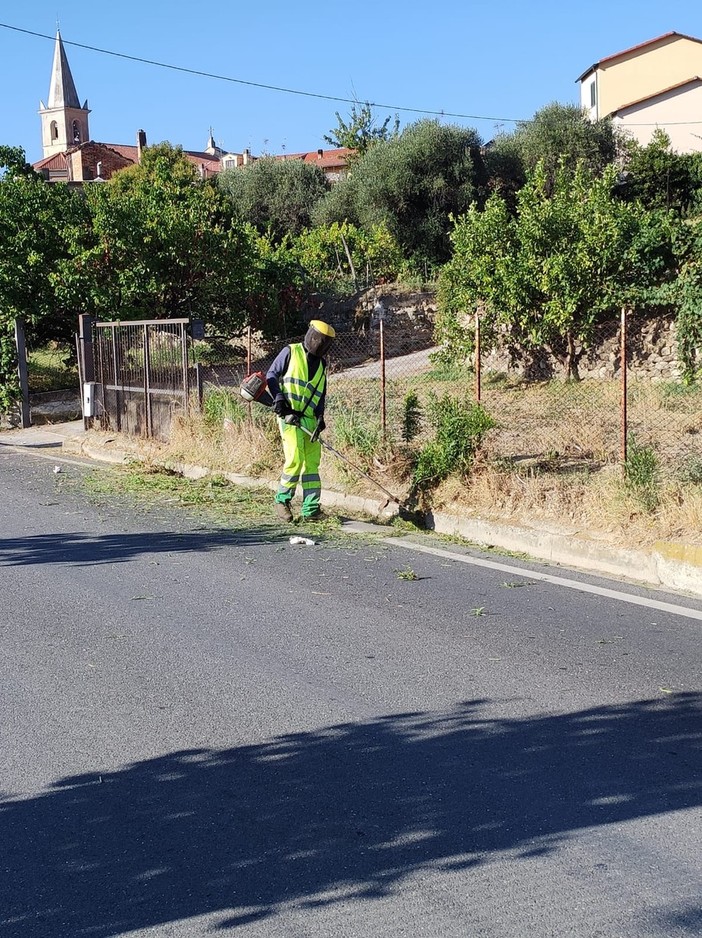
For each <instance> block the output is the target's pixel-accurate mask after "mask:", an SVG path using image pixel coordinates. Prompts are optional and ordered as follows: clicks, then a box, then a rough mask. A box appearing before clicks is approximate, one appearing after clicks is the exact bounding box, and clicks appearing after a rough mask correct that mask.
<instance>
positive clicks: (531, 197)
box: [437, 160, 672, 378]
mask: <svg viewBox="0 0 702 938" xmlns="http://www.w3.org/2000/svg"><path fill="white" fill-rule="evenodd" d="M616 175H617V171H616V169H615V168H614V167H609V168H607V169H606V170H605V171H604V173H603V174H602V175H601V176H593V175H592V173H591V172H590V171H589V170H588V169H587V168H586V167H585V166H584V165H583V164H582V163H580V164H578V165H577V166H576V169H575V172H574V173H572V172H571V171H570V170H569V168H568V166H567V164H566V161H565V160H563V161H562V162H561V163H560V165H559V167H558V168H557V170H556V173H555V175H554V176H553V178H552V179H549V177H548V175H547V171H546V168H545V166H544V165H543V164H541V163H540V164H538V165H537V168H536V170H535V171H534V173H533V174H532V176H531V179H530V180H529V182H528V183H527V184H526V185H525V186H524V188H523V189H522V190H521V191H520V192H519V194H518V197H517V213H516V216H515V217H511V216H510V214H509V212H508V209H507V206H506V203H505V200H504V199H503V198H502V197H501V196H499V195H493V196H491V197H490V199H489V200H488V203H487V205H486V207H485V211H484V212H479V211H478V210H477V208H476V207H475V206H473V207H472V208H471V209H470V210H469V211H468V213H466V215H464V216H463V217H462V218H460V219H458V220H457V222H456V226H455V229H454V231H453V234H452V241H453V245H454V255H453V258H452V259H451V261H450V262H449V263H448V264H447V265H446V266H445V268H444V269H443V270H442V273H441V280H440V316H439V322H438V328H437V336H438V338H439V339H440V341H442V343H443V344H444V347H445V352H446V355H447V357H449V358H458V359H460V358H462V357H463V356H464V355H465V354H466V353H467V351H468V350H469V349H470V347H471V333H470V331H469V330H466V328H465V326H464V324H463V323H462V319H461V317H462V316H463V315H464V314H465V312H466V311H467V310H471V309H472V310H474V309H476V308H480V309H481V312H482V317H483V321H484V323H485V326H486V334H487V335H488V337H489V335H490V334H492V336H493V337H494V336H495V335H496V333H497V330H498V329H499V327H500V326H503V327H505V328H506V330H507V334H508V336H509V338H510V339H511V341H512V343H513V344H514V345H515V346H516V347H521V348H538V347H540V346H546V347H549V348H550V349H551V350H552V352H553V353H554V354H555V355H556V356H557V357H558V358H560V359H561V361H562V362H563V364H564V367H565V370H566V373H567V375H568V376H569V377H575V378H577V376H578V369H577V363H578V354H577V353H576V348H575V346H576V343H582V344H583V345H587V343H588V341H589V340H590V338H591V336H592V330H593V327H594V326H595V324H596V323H597V322H599V321H601V320H602V318H603V317H606V316H607V315H610V316H611V315H613V314H615V315H616V312H618V309H619V307H620V306H621V305H624V304H631V303H639V304H642V305H643V304H645V303H646V301H647V299H650V298H651V293H650V291H651V289H652V288H653V287H654V286H656V285H657V284H659V283H660V282H661V281H662V280H663V279H664V278H665V277H666V276H667V274H668V272H669V271H670V269H671V267H672V231H671V228H670V224H669V217H668V216H667V215H665V214H663V215H661V214H655V213H652V212H647V211H646V210H645V209H644V208H643V207H642V206H641V205H639V204H629V203H624V202H621V201H620V200H619V199H617V198H615V197H614V196H613V195H612V188H613V185H614V182H615V180H616Z"/></svg>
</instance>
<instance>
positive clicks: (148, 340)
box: [92, 319, 194, 440]
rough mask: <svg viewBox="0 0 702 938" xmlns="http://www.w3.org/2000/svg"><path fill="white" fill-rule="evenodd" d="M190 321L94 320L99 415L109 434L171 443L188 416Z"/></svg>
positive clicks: (99, 419)
mask: <svg viewBox="0 0 702 938" xmlns="http://www.w3.org/2000/svg"><path fill="white" fill-rule="evenodd" d="M189 323H190V320H188V319H154V320H147V321H139V322H137V321H135V322H93V324H92V333H93V335H92V338H93V356H94V363H95V381H96V382H97V384H98V389H97V390H98V395H97V404H98V406H97V409H96V414H95V417H96V419H97V421H98V422H99V423H100V425H101V427H102V428H103V429H105V430H114V431H117V432H120V433H127V434H129V435H131V436H142V437H155V438H156V439H160V440H167V439H168V436H169V434H170V430H171V424H172V421H173V417H174V415H175V414H181V413H182V414H187V412H188V406H189V398H190V390H191V378H192V372H193V370H194V367H193V364H192V359H193V355H192V340H191V338H190V336H189V334H188V325H189Z"/></svg>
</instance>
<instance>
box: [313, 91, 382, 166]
mask: <svg viewBox="0 0 702 938" xmlns="http://www.w3.org/2000/svg"><path fill="white" fill-rule="evenodd" d="M336 120H337V125H336V127H335V128H333V129H332V130H330V131H329V134H325V135H324V140H325V141H326V143H329V144H331V145H332V146H333V147H348V148H349V149H351V150H355V151H356V154H357V155H358V156H362V155H363V154H364V153H365V152H366V151H367V150H369V149H370V148H371V147H372V146H373V145H374V144H375V143H379V142H381V141H383V140H390V139H391V138H392V137H396V136H397V135H398V133H399V130H400V118H399V117H398V116H397V114H396V115H395V118H394V120H393V122H392V124H391V123H390V121H391V118H390V116H388V117H386V118H385V120H384V121H383V123H382V124H380V125H377V124H376V117H375V115H374V114H373V108H372V107H371V105H370V104H368V102H366V103H365V104H353V105H352V106H351V114H350V115H349V118H348V120H344V119H343V117H342V116H341V114H340V113H339V112H338V111H337V112H336Z"/></svg>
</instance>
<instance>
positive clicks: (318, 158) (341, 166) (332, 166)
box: [276, 147, 354, 183]
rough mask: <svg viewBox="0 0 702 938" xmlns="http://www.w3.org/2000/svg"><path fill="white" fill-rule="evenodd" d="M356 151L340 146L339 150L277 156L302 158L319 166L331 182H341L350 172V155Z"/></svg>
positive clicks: (280, 157)
mask: <svg viewBox="0 0 702 938" xmlns="http://www.w3.org/2000/svg"><path fill="white" fill-rule="evenodd" d="M353 152H354V151H353V150H351V149H349V148H348V147H340V148H339V149H337V150H313V151H312V152H310V153H286V154H285V155H284V156H276V159H277V160H302V162H303V163H308V164H309V165H312V166H317V167H319V169H321V171H322V172H323V173H324V175H325V176H326V177H327V179H328V180H329V182H332V183H333V182H339V180H340V179H343V178H344V177H345V176H346V174H347V173H348V160H349V156H351V154H352V153H353Z"/></svg>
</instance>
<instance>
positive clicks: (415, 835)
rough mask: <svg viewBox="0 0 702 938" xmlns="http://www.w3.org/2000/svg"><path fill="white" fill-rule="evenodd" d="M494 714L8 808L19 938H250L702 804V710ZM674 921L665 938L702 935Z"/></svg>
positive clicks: (171, 765)
mask: <svg viewBox="0 0 702 938" xmlns="http://www.w3.org/2000/svg"><path fill="white" fill-rule="evenodd" d="M490 708H491V705H490V702H489V701H482V700H476V701H471V702H467V703H464V704H463V705H461V706H459V707H457V708H456V709H454V710H452V711H449V712H439V713H409V714H402V715H393V716H387V717H382V718H378V719H376V720H373V721H370V722H365V723H347V724H342V725H337V726H329V727H327V728H324V729H322V730H319V731H317V732H304V733H296V734H291V735H287V736H281V737H279V738H275V739H273V740H271V741H269V742H266V743H263V744H260V745H247V746H239V747H235V748H231V749H220V750H211V749H194V750H190V751H184V752H173V753H169V754H167V755H164V756H162V757H160V758H154V759H149V760H146V761H143V762H138V763H135V764H133V765H128V766H126V767H124V768H123V769H120V770H118V771H111V772H102V773H100V767H99V766H96V767H95V771H94V772H93V773H92V774H85V775H81V776H74V777H70V778H64V779H61V780H59V781H57V782H56V783H55V784H54V786H53V787H52V788H51V789H49V790H46V791H44V792H42V793H41V794H39V795H35V796H33V797H29V798H24V799H21V800H20V799H16V800H12V799H11V798H9V797H8V796H5V799H4V800H3V801H1V802H0V854H1V856H0V864H1V867H2V887H3V893H4V900H3V906H2V912H0V916H1V918H0V922H1V923H2V929H0V930H1V931H2V934H3V936H4V938H34V936H39V935H42V936H59V935H62V936H63V935H71V936H88V935H90V936H92V938H101V936H104V938H106V936H116V935H122V934H126V933H128V932H131V931H132V930H138V929H142V928H149V927H157V926H161V925H164V924H165V923H169V922H176V921H179V920H183V919H187V918H189V917H191V916H198V915H205V914H214V915H215V916H216V919H217V923H216V927H217V928H220V929H221V928H234V927H236V926H241V925H244V924H245V923H246V922H251V921H255V920H257V919H265V918H267V917H272V916H275V915H276V913H277V912H278V911H280V910H282V909H283V908H284V907H285V906H286V905H288V904H294V905H296V906H298V907H301V908H315V907H319V906H324V905H330V904H333V903H335V902H339V901H342V900H344V901H347V902H348V901H352V902H353V901H368V900H372V899H373V898H375V897H381V896H384V895H386V894H389V893H391V892H392V891H393V890H394V889H395V888H397V887H398V885H399V884H400V883H401V882H402V881H403V880H404V879H405V878H406V877H407V876H408V875H410V874H411V873H413V872H415V871H423V870H431V871H432V872H433V873H435V872H436V871H437V870H443V871H451V870H465V869H468V870H469V869H471V868H472V867H476V866H477V865H480V864H485V863H488V862H490V858H491V856H496V855H498V854H500V855H501V856H502V857H505V856H506V857H508V858H511V859H512V860H513V861H514V862H517V861H519V862H526V863H528V862H529V859H530V858H533V857H537V856H543V855H545V854H548V853H549V852H552V851H557V850H558V848H559V845H561V844H563V843H564V842H566V841H567V840H569V839H571V838H572V836H573V835H575V834H576V833H577V832H578V831H581V830H585V829H587V828H593V827H598V826H603V825H609V824H621V823H623V822H626V821H629V820H632V819H636V818H644V817H650V816H655V815H663V814H666V813H668V812H674V811H681V810H685V809H698V808H699V806H700V804H702V765H701V758H700V756H701V753H702V695H700V694H696V693H687V694H680V695H678V696H676V697H672V698H670V699H668V700H665V701H651V700H643V701H638V702H634V703H631V704H628V705H621V706H603V707H596V708H592V709H588V710H583V711H580V712H577V713H569V714H565V715H563V714H560V715H544V716H541V715H539V716H536V717H530V718H526V717H525V718H517V719H503V718H497V717H495V716H491V709H490ZM674 846H675V845H674V844H673V845H671V847H672V849H674ZM583 872H584V873H586V872H587V871H583ZM468 882H469V880H468ZM648 914H649V915H655V913H654V912H653V910H650V911H649V912H648ZM661 916H662V920H663V925H662V927H663V929H664V930H663V932H662V933H663V934H665V933H668V934H670V933H672V932H673V929H674V928H677V929H686V928H688V927H689V928H693V927H696V926H698V925H699V920H700V917H699V909H697V908H679V907H678V908H677V909H671V910H670V911H669V912H668V913H666V912H662V913H661ZM665 922H667V923H668V924H667V926H666V925H665ZM650 924H651V919H650V918H649V919H648V925H649V926H650ZM666 928H667V929H668V930H667V932H666ZM646 934H649V931H646Z"/></svg>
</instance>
